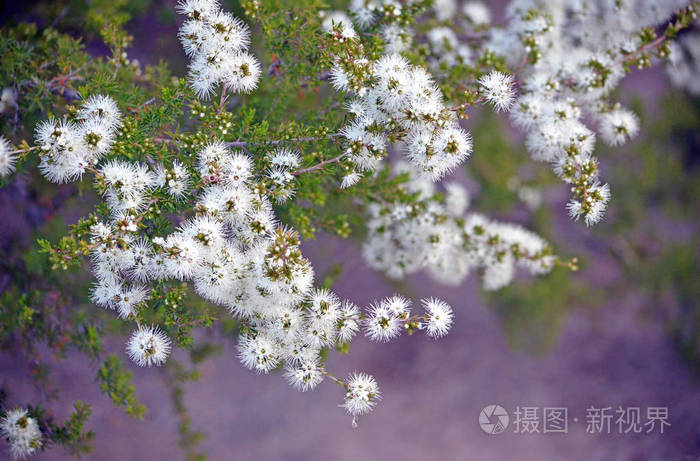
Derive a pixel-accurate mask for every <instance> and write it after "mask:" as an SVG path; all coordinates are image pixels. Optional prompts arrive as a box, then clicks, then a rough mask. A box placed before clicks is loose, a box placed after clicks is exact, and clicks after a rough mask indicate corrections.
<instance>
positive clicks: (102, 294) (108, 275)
mask: <svg viewBox="0 0 700 461" xmlns="http://www.w3.org/2000/svg"><path fill="white" fill-rule="evenodd" d="M90 101H99V107H102V108H103V109H104V108H109V109H110V110H102V111H101V112H95V111H94V110H92V109H86V108H84V109H83V110H81V111H80V112H79V113H78V117H79V120H84V119H86V118H87V117H88V116H90V117H95V118H94V119H91V120H98V121H99V120H101V119H102V118H105V119H106V120H109V121H110V126H113V127H117V126H119V125H120V123H121V122H120V119H119V112H118V110H116V105H115V104H114V102H113V101H112V100H111V99H109V98H108V97H105V96H96V97H94V98H91V99H90V100H89V104H88V105H87V106H89V107H93V106H95V105H96V104H95V103H92V105H90ZM110 114H111V115H113V117H111V118H107V117H108V116H109V115H110ZM47 123H51V122H44V123H43V124H42V125H41V126H42V127H44V126H45V125H46V124H47ZM103 123H104V124H106V122H103ZM74 125H75V123H74V122H73V121H69V120H64V121H63V122H62V123H61V126H63V127H65V126H74ZM41 130H42V132H43V130H44V128H41ZM112 136H113V134H112ZM58 137H60V136H58ZM40 139H43V138H41V136H40ZM111 139H112V138H111V137H110V143H108V144H107V145H106V147H105V149H104V150H103V152H102V153H106V152H107V150H108V149H109V146H111ZM97 160H99V158H98V157H95V162H96V161H97ZM95 162H91V163H95ZM265 162H266V164H267V165H269V168H268V169H267V170H266V171H265V172H264V173H263V174H260V173H256V170H255V164H254V162H253V159H252V158H251V157H250V156H249V155H248V154H246V153H243V152H240V151H234V150H232V149H231V148H230V147H229V146H228V145H227V144H226V143H224V142H221V141H211V142H209V143H207V144H206V145H204V146H203V147H202V148H201V149H200V150H199V152H198V155H197V158H196V160H195V161H193V162H188V163H187V164H184V163H180V162H178V161H177V160H175V161H173V162H172V166H170V167H165V166H164V165H163V164H153V165H151V164H143V163H140V162H136V161H126V160H120V159H116V158H111V159H110V160H108V161H106V162H104V163H103V164H102V165H99V166H98V165H95V166H91V172H92V173H94V175H95V177H96V179H97V180H98V184H99V185H100V187H101V188H102V191H103V195H104V200H105V204H106V207H107V210H108V213H109V214H108V216H107V219H105V220H101V221H100V220H97V221H96V222H94V223H93V224H92V225H91V226H90V243H89V246H88V248H89V249H90V255H91V261H92V267H93V272H94V275H95V277H96V279H97V281H96V283H95V285H94V287H93V289H92V292H91V298H92V300H93V302H95V303H96V304H97V305H99V306H102V307H104V308H106V309H111V310H114V311H116V313H117V314H118V316H119V317H121V318H122V319H125V320H134V321H135V322H136V323H137V329H136V330H135V331H134V332H133V334H132V335H131V337H130V338H129V340H128V342H127V348H126V349H127V353H128V355H129V357H130V358H131V359H132V360H133V361H134V362H135V363H136V364H137V365H139V366H148V367H150V366H159V365H161V364H163V363H164V362H165V361H166V360H167V358H168V355H169V354H170V351H171V342H170V339H169V338H168V337H167V336H166V334H165V333H164V332H163V331H161V330H160V329H159V328H158V327H156V326H147V327H144V326H141V324H140V323H139V320H138V319H139V311H140V309H142V308H145V306H146V305H147V304H148V302H149V300H150V297H151V293H154V292H156V289H155V288H156V287H155V285H156V284H158V283H160V282H164V281H168V280H174V281H184V282H190V283H191V284H192V285H193V287H194V290H195V291H196V292H197V293H198V294H199V295H200V296H201V297H202V298H203V299H205V300H207V301H209V302H211V303H214V304H218V305H222V306H225V307H226V308H227V309H228V310H229V311H230V312H231V314H232V315H233V316H234V317H236V318H237V319H238V320H239V322H240V324H241V335H240V338H239V344H238V356H239V358H240V361H241V362H242V364H243V365H244V366H245V367H247V368H249V369H251V370H254V371H256V372H258V373H267V372H269V371H270V370H272V369H274V368H276V367H278V366H284V367H285V369H286V372H285V377H286V378H287V380H288V381H289V383H290V384H291V385H292V386H293V387H295V388H297V389H299V390H301V391H307V390H310V389H313V388H314V387H316V385H318V384H319V383H320V382H321V381H322V380H323V379H324V377H325V376H329V375H328V373H327V372H326V371H325V370H324V368H323V366H322V365H321V352H322V349H323V348H328V347H335V346H338V345H341V344H346V343H348V342H349V341H350V340H351V339H352V338H353V337H354V336H355V334H356V333H357V332H358V331H359V330H360V329H361V327H362V326H364V328H365V331H366V334H367V335H368V336H370V337H372V338H374V339H381V340H387V339H389V338H390V337H394V336H396V335H397V334H398V333H399V332H400V331H398V330H397V329H401V328H404V329H409V331H413V330H414V329H419V330H420V329H425V330H426V332H427V333H428V334H429V335H430V336H433V337H439V336H442V335H443V334H445V333H446V332H447V331H448V329H449V327H450V325H451V323H452V313H451V309H450V308H449V306H448V305H447V304H445V303H442V302H440V301H437V300H426V301H425V302H424V304H425V305H426V314H425V315H423V316H418V317H410V315H409V314H408V306H409V305H410V303H409V302H408V301H406V300H404V299H403V298H400V297H399V296H394V297H392V298H388V299H387V300H384V301H380V302H379V303H378V304H376V305H373V306H372V307H371V308H370V309H369V313H368V314H363V313H362V311H361V310H360V309H359V308H358V307H357V306H356V305H354V304H353V303H352V302H350V301H348V300H341V299H339V298H338V297H337V296H336V295H335V294H334V293H332V292H330V291H328V290H317V289H314V272H313V268H312V267H311V264H310V263H309V261H308V260H307V259H306V258H304V257H303V255H302V253H301V250H300V248H299V246H300V243H301V242H300V240H299V236H298V234H297V233H296V232H295V231H293V230H291V229H288V228H285V227H282V226H280V225H279V224H278V222H277V218H276V216H275V214H274V212H273V207H272V203H271V198H270V197H274V198H275V200H277V201H278V202H283V201H285V200H287V199H289V198H290V197H291V196H292V194H293V193H294V189H293V178H294V176H293V174H292V172H294V171H295V170H296V169H297V168H298V167H299V165H300V155H299V153H298V152H297V151H294V150H290V149H287V148H284V147H280V148H276V149H274V150H272V151H270V152H268V154H267V156H266V159H265ZM190 163H191V164H190ZM190 169H192V170H196V171H190ZM77 177H79V175H78V174H71V175H66V176H65V179H77ZM194 177H196V178H201V184H198V187H197V188H196V190H197V191H198V192H197V194H196V195H195V196H194V197H193V198H194V202H193V204H192V209H193V210H194V216H192V217H190V218H188V219H186V220H184V221H183V222H182V223H181V224H180V225H179V227H178V228H177V229H176V230H175V231H174V232H172V233H170V234H161V235H157V233H153V232H152V230H151V231H148V232H145V231H144V229H148V224H147V223H144V216H146V215H147V214H148V213H149V211H151V210H152V206H153V204H155V203H156V202H157V201H158V197H159V194H160V197H170V198H175V199H186V197H188V191H189V189H190V185H191V182H192V178H194ZM169 307H170V308H176V306H174V305H171V306H169ZM385 309H388V312H389V313H390V314H391V315H392V316H393V317H392V320H391V322H390V324H391V330H390V331H388V330H385V325H384V321H383V317H382V318H381V319H380V318H379V317H380V315H384V314H382V313H383V312H384V310H385ZM387 315H388V314H387ZM358 376H359V375H358ZM362 376H366V375H362ZM333 379H334V380H337V381H339V382H341V383H343V385H344V386H346V388H347V389H348V392H349V393H350V394H352V395H353V396H355V397H353V399H359V398H362V399H364V400H365V404H364V405H360V404H359V403H357V402H356V403H354V404H349V403H348V402H349V401H354V400H353V399H351V400H348V398H346V404H345V405H344V406H345V407H346V409H347V410H348V412H350V413H351V414H352V415H353V417H356V416H359V415H360V414H362V413H364V412H366V411H367V410H369V409H371V407H372V406H374V403H375V401H376V398H375V397H368V396H367V394H362V395H359V394H357V392H359V388H358V387H357V386H356V385H355V384H353V380H352V379H351V380H350V381H349V382H348V383H345V382H344V381H342V380H338V379H337V378H335V377H333ZM366 379H369V378H366ZM372 382H374V383H375V386H376V382H375V381H374V379H373V378H372ZM353 389H354V391H353ZM373 395H375V396H378V395H379V394H378V392H374V393H373ZM358 402H359V401H358Z"/></svg>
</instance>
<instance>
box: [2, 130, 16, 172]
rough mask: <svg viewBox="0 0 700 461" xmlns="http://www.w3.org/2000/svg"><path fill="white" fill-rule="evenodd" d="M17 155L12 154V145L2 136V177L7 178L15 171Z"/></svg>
mask: <svg viewBox="0 0 700 461" xmlns="http://www.w3.org/2000/svg"><path fill="white" fill-rule="evenodd" d="M16 161H17V154H13V153H12V145H11V144H10V142H9V141H8V140H7V139H5V138H4V137H2V136H0V176H7V175H8V174H10V173H12V172H13V171H15V162H16Z"/></svg>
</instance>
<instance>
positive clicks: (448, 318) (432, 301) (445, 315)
mask: <svg viewBox="0 0 700 461" xmlns="http://www.w3.org/2000/svg"><path fill="white" fill-rule="evenodd" d="M421 302H422V303H423V307H424V308H425V323H426V325H425V329H426V330H427V332H428V336H431V337H433V338H440V337H442V336H445V335H446V334H447V333H448V332H449V331H450V327H451V326H452V317H453V315H452V308H451V307H450V305H449V304H447V303H446V302H444V301H441V300H439V299H436V298H428V299H424V300H422V301H421Z"/></svg>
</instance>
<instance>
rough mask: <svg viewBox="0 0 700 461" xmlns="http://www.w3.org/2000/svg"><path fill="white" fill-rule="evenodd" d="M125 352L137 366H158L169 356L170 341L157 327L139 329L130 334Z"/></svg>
mask: <svg viewBox="0 0 700 461" xmlns="http://www.w3.org/2000/svg"><path fill="white" fill-rule="evenodd" d="M126 351H127V353H128V354H129V357H130V358H131V360H133V361H134V362H135V363H136V364H137V365H138V366H140V367H145V366H148V367H150V366H153V365H156V366H160V365H162V364H163V363H165V361H166V360H167V359H168V355H169V354H170V339H169V338H168V337H167V336H166V335H165V333H163V332H162V331H161V330H160V329H158V328H157V327H153V326H150V327H140V328H138V329H137V330H135V331H134V332H133V333H132V334H131V338H129V342H128V343H127V346H126Z"/></svg>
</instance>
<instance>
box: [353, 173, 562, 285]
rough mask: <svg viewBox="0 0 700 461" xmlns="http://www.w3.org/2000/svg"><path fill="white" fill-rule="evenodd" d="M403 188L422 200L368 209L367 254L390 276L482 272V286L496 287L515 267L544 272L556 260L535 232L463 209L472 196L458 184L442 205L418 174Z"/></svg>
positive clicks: (456, 276)
mask: <svg viewBox="0 0 700 461" xmlns="http://www.w3.org/2000/svg"><path fill="white" fill-rule="evenodd" d="M397 171H398V172H402V173H406V172H409V173H411V168H410V167H409V166H407V165H405V164H399V165H397ZM405 187H406V188H407V189H409V190H410V191H411V192H417V193H419V194H420V195H419V201H418V202H413V203H402V202H396V203H386V204H374V205H372V206H370V207H368V221H367V228H368V231H369V232H368V236H367V240H366V241H365V243H364V245H363V256H364V258H365V261H366V262H367V264H368V265H369V266H370V267H372V268H373V269H375V270H379V271H382V272H385V273H386V274H387V275H388V276H389V277H391V278H395V279H399V278H403V277H404V276H406V275H409V274H412V273H415V272H417V271H420V270H426V271H427V272H428V273H429V274H430V275H431V276H432V277H433V278H435V279H436V280H437V281H440V282H442V283H446V284H455V285H456V284H459V283H461V282H462V281H463V280H464V279H465V278H466V277H467V276H468V275H469V273H470V272H471V271H472V270H479V271H480V272H481V273H482V278H483V285H484V289H486V290H497V289H499V288H501V287H503V286H505V285H507V284H508V283H510V281H511V280H512V278H513V276H514V273H515V267H516V265H517V266H519V267H521V268H523V269H525V270H527V271H528V272H530V273H533V274H544V273H547V272H549V271H551V270H552V268H553V266H554V264H555V263H556V261H557V258H556V257H555V256H554V255H553V253H552V248H551V247H550V246H549V245H548V244H547V243H546V242H545V241H544V240H543V239H542V238H540V237H538V236H537V235H535V234H533V233H532V232H529V231H527V230H525V229H523V228H522V227H520V226H517V225H513V224H506V223H500V222H496V221H492V220H490V219H488V218H486V217H485V216H483V215H480V214H477V213H465V212H466V209H467V206H468V203H469V200H468V196H467V194H466V191H465V190H464V188H463V187H462V186H460V185H459V184H456V183H451V184H450V185H449V186H448V187H447V188H446V193H445V200H444V203H443V202H439V201H438V200H436V199H435V197H434V194H435V189H434V186H433V184H432V183H430V182H428V181H425V180H421V179H420V178H416V177H415V174H413V179H412V180H411V181H410V182H409V183H407V184H406V185H405Z"/></svg>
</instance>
